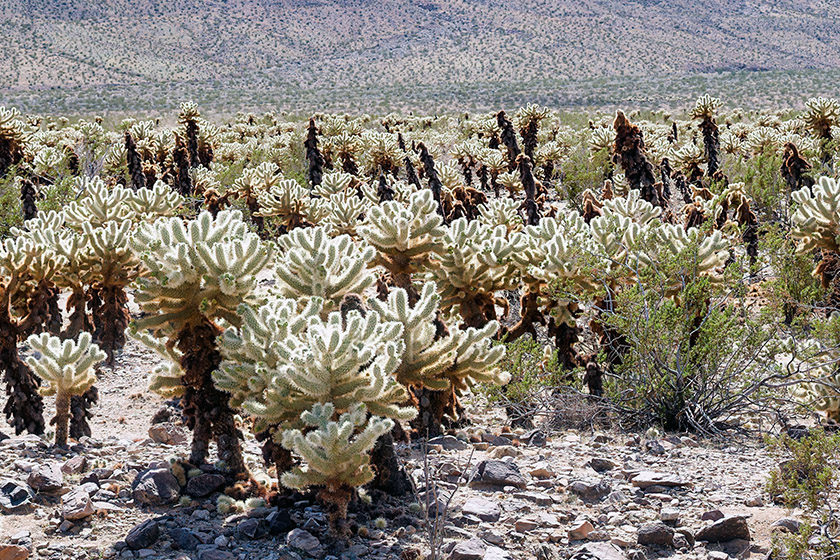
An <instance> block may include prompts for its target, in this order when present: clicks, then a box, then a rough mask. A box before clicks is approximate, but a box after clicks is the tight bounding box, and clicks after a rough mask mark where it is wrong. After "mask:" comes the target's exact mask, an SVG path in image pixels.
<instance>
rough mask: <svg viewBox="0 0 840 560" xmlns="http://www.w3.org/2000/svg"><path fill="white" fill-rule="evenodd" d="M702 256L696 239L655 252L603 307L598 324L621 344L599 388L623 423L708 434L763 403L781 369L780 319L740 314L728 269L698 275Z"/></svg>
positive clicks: (736, 285)
mask: <svg viewBox="0 0 840 560" xmlns="http://www.w3.org/2000/svg"><path fill="white" fill-rule="evenodd" d="M701 261H702V255H701V253H700V247H699V245H698V241H697V240H696V239H694V240H690V242H689V243H688V244H687V245H686V246H684V247H682V248H681V250H680V251H679V252H678V253H676V254H671V255H669V254H667V253H661V254H659V255H658V257H657V258H656V259H655V260H652V261H650V262H649V264H648V265H640V266H639V268H638V269H637V270H635V271H634V273H633V276H634V277H635V278H636V279H637V282H636V283H634V284H633V285H628V286H625V287H624V288H623V289H621V290H619V291H618V292H617V293H616V294H615V296H614V297H615V305H614V306H613V308H612V309H604V310H602V313H601V317H600V318H601V321H602V322H603V324H604V328H605V329H609V330H612V331H614V332H615V333H617V334H618V335H619V336H620V337H621V339H622V340H623V343H624V344H625V345H626V346H625V349H624V353H623V355H622V361H621V363H620V365H618V366H617V368H616V369H615V373H616V375H615V376H611V377H610V378H609V379H608V382H607V384H606V396H607V397H608V398H609V399H610V400H611V401H612V402H613V403H614V404H615V405H616V406H617V407H618V409H620V410H621V411H622V412H623V413H624V418H625V419H629V420H630V421H631V423H634V424H636V425H650V424H658V425H660V426H662V427H663V428H665V429H667V430H690V431H696V432H700V433H704V434H713V433H717V432H719V431H721V430H723V429H726V428H728V427H734V426H736V425H738V424H739V422H740V421H741V418H742V416H743V415H744V414H746V413H748V412H751V411H753V410H755V409H756V408H761V407H762V406H766V405H767V404H768V403H769V402H770V399H771V397H772V396H773V394H772V391H771V389H770V385H771V381H772V380H773V379H776V378H777V377H779V376H784V373H783V372H782V371H780V366H779V365H778V364H777V363H776V361H775V356H776V355H777V353H778V350H779V349H778V345H779V343H778V341H777V337H778V336H779V334H780V328H779V322H778V321H771V320H770V319H767V318H760V319H754V318H751V317H749V316H745V314H744V313H743V312H742V311H741V310H742V309H743V308H744V305H743V301H742V300H741V299H740V298H742V297H743V293H744V289H743V286H742V285H741V283H740V280H739V279H737V278H734V277H733V275H734V272H732V273H729V274H730V276H724V277H721V278H713V277H711V276H709V275H705V274H700V273H699V270H700V268H701V267H702V263H701Z"/></svg>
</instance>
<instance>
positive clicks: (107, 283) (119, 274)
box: [81, 222, 143, 364]
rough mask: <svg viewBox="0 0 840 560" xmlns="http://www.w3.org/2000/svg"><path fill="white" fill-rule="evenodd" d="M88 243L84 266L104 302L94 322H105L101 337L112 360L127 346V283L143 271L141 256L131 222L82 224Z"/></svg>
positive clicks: (99, 339)
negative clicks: (134, 245)
mask: <svg viewBox="0 0 840 560" xmlns="http://www.w3.org/2000/svg"><path fill="white" fill-rule="evenodd" d="M82 227H83V230H84V239H85V241H86V244H87V247H86V249H87V250H86V251H85V252H84V253H83V257H82V263H81V268H82V269H84V270H86V271H88V281H89V282H90V286H91V288H92V289H93V290H96V293H97V295H98V298H99V301H100V305H99V306H98V307H97V309H96V314H97V316H96V317H94V323H96V324H100V325H101V330H102V332H101V333H99V334H98V336H97V340H98V342H99V344H100V345H101V346H102V349H103V350H105V352H106V353H107V354H108V361H109V363H110V364H113V362H114V352H115V351H116V350H119V349H121V348H122V347H123V346H125V329H126V327H127V326H128V322H129V319H130V316H129V313H128V308H127V307H128V295H127V294H126V291H125V290H126V287H128V285H129V284H131V283H132V282H133V281H134V280H135V279H137V277H138V276H140V274H142V271H143V267H142V265H141V263H140V259H138V258H137V256H136V255H135V253H134V252H133V251H132V250H131V248H130V247H129V241H130V238H131V230H132V228H133V227H134V226H133V224H132V223H131V222H122V223H121V224H117V223H116V222H110V223H108V224H107V225H105V226H103V227H93V226H92V225H90V224H88V223H85V224H82Z"/></svg>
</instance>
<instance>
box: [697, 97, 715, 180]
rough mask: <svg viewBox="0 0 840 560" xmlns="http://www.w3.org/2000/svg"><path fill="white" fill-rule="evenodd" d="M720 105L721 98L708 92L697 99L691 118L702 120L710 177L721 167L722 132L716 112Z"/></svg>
mask: <svg viewBox="0 0 840 560" xmlns="http://www.w3.org/2000/svg"><path fill="white" fill-rule="evenodd" d="M720 106H721V102H720V99H718V98H716V97H712V96H710V95H708V94H706V95H703V96H701V97H700V98H699V99H698V100H697V102H696V103H695V104H694V109H692V111H691V118H692V119H698V120H700V132H702V133H703V146H704V147H705V156H706V163H707V168H706V174H707V175H709V177H711V176H713V175H714V174H715V172H717V170H718V169H719V168H720V134H719V132H718V127H717V123H715V113H717V110H718V109H719V108H720Z"/></svg>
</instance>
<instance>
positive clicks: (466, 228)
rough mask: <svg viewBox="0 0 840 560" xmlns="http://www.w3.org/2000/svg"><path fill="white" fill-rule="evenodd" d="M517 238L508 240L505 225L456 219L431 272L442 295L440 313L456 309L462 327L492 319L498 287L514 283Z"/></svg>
mask: <svg viewBox="0 0 840 560" xmlns="http://www.w3.org/2000/svg"><path fill="white" fill-rule="evenodd" d="M518 239H519V238H518V237H514V238H512V239H508V235H507V230H506V228H505V226H497V227H495V228H491V227H488V226H486V225H484V224H482V223H481V222H479V221H478V220H474V221H472V222H467V220H466V218H459V219H457V220H455V221H453V222H452V224H450V226H449V227H448V228H447V230H446V235H444V237H443V243H444V251H443V252H442V253H441V255H440V257H439V261H438V262H439V263H440V266H439V267H437V268H435V269H433V270H432V271H431V274H430V275H431V276H432V279H434V280H435V282H437V285H438V289H439V290H440V294H441V296H442V301H441V310H442V311H443V312H444V313H449V312H452V311H457V312H458V313H459V314H460V315H461V317H462V318H463V321H464V325H465V326H466V327H479V328H480V327H483V326H484V325H485V324H487V323H488V322H489V321H491V320H494V319H495V318H496V304H497V303H498V304H500V305H506V303H507V301H502V300H500V299H498V298H496V295H495V294H496V292H497V291H499V290H509V289H513V287H515V286H516V285H517V284H518V280H519V279H518V275H517V274H516V272H517V270H516V266H515V264H514V263H513V260H512V259H513V255H514V253H515V252H516V251H517V250H519V249H520V248H521V246H520V244H519V243H518Z"/></svg>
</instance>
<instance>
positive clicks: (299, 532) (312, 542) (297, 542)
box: [286, 529, 321, 556]
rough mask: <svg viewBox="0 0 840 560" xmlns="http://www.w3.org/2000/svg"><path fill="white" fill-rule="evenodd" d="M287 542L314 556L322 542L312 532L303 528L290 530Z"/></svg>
mask: <svg viewBox="0 0 840 560" xmlns="http://www.w3.org/2000/svg"><path fill="white" fill-rule="evenodd" d="M286 544H287V545H288V546H290V547H292V548H297V549H298V550H302V551H304V552H306V553H307V554H311V555H313V556H315V555H316V553H317V552H318V551H319V550H320V548H321V542H320V541H319V540H318V539H317V538H315V537H314V536H313V535H312V533H310V532H309V531H304V530H303V529H292V530H291V531H289V534H288V535H286Z"/></svg>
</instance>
